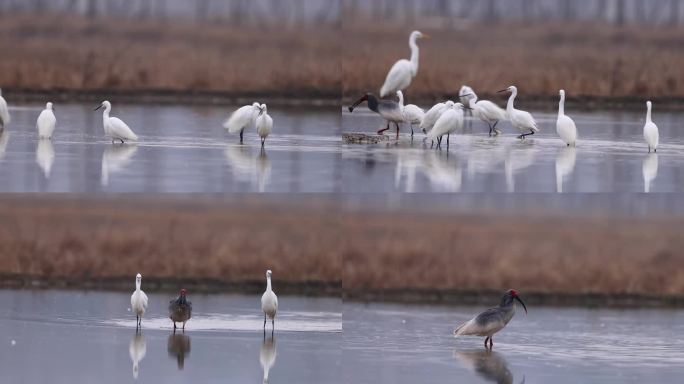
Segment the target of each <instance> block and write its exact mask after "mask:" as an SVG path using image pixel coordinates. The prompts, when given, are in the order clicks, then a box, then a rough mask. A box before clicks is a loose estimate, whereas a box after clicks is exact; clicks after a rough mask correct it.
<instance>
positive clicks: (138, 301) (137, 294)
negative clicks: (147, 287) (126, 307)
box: [131, 273, 147, 328]
mask: <svg viewBox="0 0 684 384" xmlns="http://www.w3.org/2000/svg"><path fill="white" fill-rule="evenodd" d="M141 283H142V275H141V274H139V273H138V274H137V275H136V276H135V291H133V294H132V295H131V311H133V312H134V313H135V327H136V328H139V327H141V326H142V317H143V315H144V314H145V311H146V310H147V295H146V294H145V292H144V291H143V290H142V289H140V284H141Z"/></svg>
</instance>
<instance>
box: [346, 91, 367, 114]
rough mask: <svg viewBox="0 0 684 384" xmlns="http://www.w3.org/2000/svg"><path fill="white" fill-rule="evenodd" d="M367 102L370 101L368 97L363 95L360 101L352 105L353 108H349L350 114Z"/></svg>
mask: <svg viewBox="0 0 684 384" xmlns="http://www.w3.org/2000/svg"><path fill="white" fill-rule="evenodd" d="M366 100H368V95H363V96H362V97H361V98H360V99H358V100H356V102H355V103H354V104H352V106H351V107H349V112H350V113H351V112H354V108H356V107H357V106H358V105H359V104H361V103H363V102H364V101H366Z"/></svg>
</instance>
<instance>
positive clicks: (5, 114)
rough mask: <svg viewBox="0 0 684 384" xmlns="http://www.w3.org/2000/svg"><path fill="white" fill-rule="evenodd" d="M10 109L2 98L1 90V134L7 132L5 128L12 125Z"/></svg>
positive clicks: (0, 92) (0, 91)
mask: <svg viewBox="0 0 684 384" xmlns="http://www.w3.org/2000/svg"><path fill="white" fill-rule="evenodd" d="M10 120H12V119H11V118H10V114H9V109H8V108H7V101H5V98H4V97H2V89H0V133H2V131H4V130H5V126H6V125H7V124H9V123H10Z"/></svg>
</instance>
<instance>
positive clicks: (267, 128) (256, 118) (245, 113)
mask: <svg viewBox="0 0 684 384" xmlns="http://www.w3.org/2000/svg"><path fill="white" fill-rule="evenodd" d="M252 125H256V131H257V134H258V135H259V137H260V138H261V147H262V148H263V147H264V144H265V142H266V138H267V137H268V135H270V134H271V131H272V130H273V119H272V118H271V116H269V115H268V108H267V107H266V104H259V103H256V102H255V103H252V105H245V106H244V107H241V108H238V109H237V110H236V111H235V112H233V113H232V114H231V115H230V117H229V118H228V120H226V121H225V123H223V127H224V128H226V129H227V130H228V132H229V133H233V134H234V133H239V134H240V144H242V143H243V135H244V133H245V129H247V128H249V127H250V126H252Z"/></svg>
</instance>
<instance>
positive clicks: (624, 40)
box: [342, 20, 684, 100]
mask: <svg viewBox="0 0 684 384" xmlns="http://www.w3.org/2000/svg"><path fill="white" fill-rule="evenodd" d="M458 27H459V28H457V29H454V30H430V29H425V30H424V32H427V33H429V34H430V35H431V37H432V38H431V39H428V40H421V41H419V46H420V48H421V51H420V53H421V56H420V69H419V72H418V75H417V76H416V78H415V79H414V80H413V83H412V85H411V87H410V88H409V89H408V91H407V93H408V95H409V98H411V97H412V98H413V99H414V100H415V99H423V100H424V99H434V98H441V97H444V96H451V97H453V95H454V94H457V93H458V90H459V88H460V87H461V85H462V84H468V85H470V86H472V87H474V89H475V90H476V91H479V92H480V93H481V94H485V95H492V94H493V93H495V92H496V91H498V90H500V89H503V88H505V87H507V86H508V85H511V84H517V85H518V86H519V88H520V91H521V93H522V96H523V97H525V96H543V97H548V96H556V95H557V94H558V90H559V89H561V88H564V89H565V90H566V91H568V94H569V95H570V96H572V97H578V96H598V97H635V98H642V99H643V98H647V97H653V98H656V97H682V96H684V71H681V67H682V66H684V50H682V49H681V47H682V46H684V30H683V29H682V28H678V29H677V28H671V27H642V26H634V27H624V28H617V27H612V26H604V25H598V24H567V23H553V24H552V23H547V24H544V23H534V24H530V25H524V24H498V23H489V24H466V25H460V26H458ZM410 32H411V28H410V27H405V26H400V27H397V26H389V25H386V24H383V23H381V22H376V23H372V24H360V23H354V21H353V20H351V21H348V20H345V23H344V31H343V38H344V41H345V42H346V43H345V44H343V45H342V47H343V48H342V49H343V51H342V55H343V58H342V78H343V85H342V88H343V95H344V97H345V98H346V99H350V98H353V97H358V95H359V94H362V93H364V92H367V91H372V92H374V93H377V92H378V91H379V89H380V87H381V85H382V83H383V82H384V80H385V76H386V74H387V72H388V70H389V68H390V67H391V66H392V64H393V63H394V62H395V61H396V60H398V59H400V58H409V56H410V51H409V47H408V42H407V41H408V35H409V33H410ZM501 100H503V97H502V98H501Z"/></svg>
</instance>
